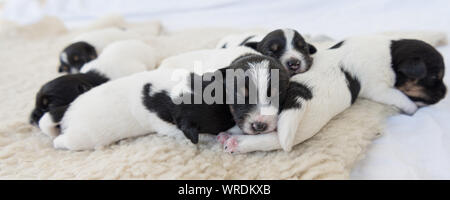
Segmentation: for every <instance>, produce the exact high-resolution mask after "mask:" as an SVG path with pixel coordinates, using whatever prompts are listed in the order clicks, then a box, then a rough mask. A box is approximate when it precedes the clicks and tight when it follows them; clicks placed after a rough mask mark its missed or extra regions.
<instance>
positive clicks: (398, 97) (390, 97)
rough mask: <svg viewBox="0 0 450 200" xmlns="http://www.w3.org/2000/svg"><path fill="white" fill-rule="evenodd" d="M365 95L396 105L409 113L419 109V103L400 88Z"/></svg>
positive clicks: (380, 101) (411, 113)
mask: <svg viewBox="0 0 450 200" xmlns="http://www.w3.org/2000/svg"><path fill="white" fill-rule="evenodd" d="M363 97H366V98H369V99H371V100H374V101H376V102H379V103H383V104H387V105H393V106H396V107H397V108H399V109H400V110H402V111H403V112H404V113H406V114H408V115H413V114H414V113H415V112H416V111H417V105H416V104H415V103H414V102H413V101H411V100H410V99H409V98H408V97H407V96H406V95H405V94H403V93H402V92H401V91H400V90H397V89H394V88H386V89H384V90H379V92H376V93H371V94H369V95H363Z"/></svg>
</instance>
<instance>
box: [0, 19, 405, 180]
mask: <svg viewBox="0 0 450 200" xmlns="http://www.w3.org/2000/svg"><path fill="white" fill-rule="evenodd" d="M140 25H141V26H142V24H140ZM107 26H129V27H133V24H131V25H130V24H127V23H126V22H123V21H121V20H120V19H118V20H117V21H115V22H114V23H111V22H106V23H105V22H102V21H99V22H96V23H94V24H93V25H91V26H90V27H87V28H84V29H77V30H71V31H68V30H67V29H66V28H65V27H64V25H63V24H62V23H61V22H60V21H59V20H57V19H53V18H46V19H43V20H42V21H40V22H39V23H38V24H34V25H29V26H17V25H15V24H13V23H10V22H1V24H0V61H1V68H0V69H1V73H0V91H1V94H2V97H1V98H0V110H1V111H0V178H1V179H346V178H348V177H349V173H350V170H351V169H352V167H353V166H354V164H355V162H356V161H358V160H359V159H360V158H361V157H362V156H363V155H364V152H365V151H366V149H367V146H368V145H369V144H370V143H371V141H372V140H373V139H374V138H375V137H377V136H379V135H381V134H382V132H383V122H384V120H385V119H386V118H387V117H388V116H390V115H392V114H395V113H396V112H397V111H396V110H395V109H393V108H391V107H389V106H385V105H380V104H378V103H374V102H371V101H368V100H362V99H360V100H358V101H357V102H356V103H355V104H354V105H353V106H352V107H351V108H349V109H347V110H346V111H345V112H343V113H342V114H340V115H338V116H336V117H335V118H334V119H333V120H331V121H330V122H329V123H328V125H326V126H325V127H324V128H323V129H322V130H321V131H320V132H319V133H318V134H317V135H315V136H314V137H313V138H311V139H309V140H307V141H306V142H304V143H302V144H300V145H297V146H296V147H295V148H294V149H293V151H292V152H289V153H286V152H283V151H273V152H255V153H250V154H244V155H230V154H227V153H225V152H223V150H222V149H221V145H220V144H218V143H217V142H216V141H215V138H214V137H213V136H202V140H201V142H200V144H198V145H193V144H191V143H190V142H189V141H188V140H182V139H174V138H170V137H164V136H159V135H155V134H149V135H147V136H143V137H138V138H130V139H126V140H123V141H120V142H118V143H117V144H114V145H111V146H108V147H104V148H102V149H97V150H94V151H81V152H73V151H64V150H55V149H53V147H52V141H51V139H50V138H49V137H47V136H45V135H43V134H42V133H41V132H40V131H39V129H37V128H35V127H33V126H31V125H30V124H29V123H28V117H29V113H30V111H31V109H32V108H33V106H34V98H35V94H36V92H37V91H38V89H39V88H40V86H41V85H42V84H44V83H45V82H47V81H48V80H51V79H53V78H55V77H56V76H58V74H57V73H56V71H57V70H56V69H57V66H58V54H59V52H60V51H61V50H62V49H63V47H64V46H65V45H66V44H67V42H68V41H69V40H70V39H71V38H73V37H74V36H76V34H77V33H80V32H82V31H86V30H91V29H96V28H103V27H107ZM134 26H137V25H136V24H134ZM142 31H148V33H149V34H153V35H157V34H160V32H161V30H160V26H159V24H158V23H149V24H146V28H145V30H142ZM205 34H208V33H207V32H205ZM218 38H219V37H218ZM212 42H213V41H211V44H213V43H212ZM211 44H208V45H211ZM208 45H207V44H205V48H207V47H211V46H208ZM168 48H169V47H168Z"/></svg>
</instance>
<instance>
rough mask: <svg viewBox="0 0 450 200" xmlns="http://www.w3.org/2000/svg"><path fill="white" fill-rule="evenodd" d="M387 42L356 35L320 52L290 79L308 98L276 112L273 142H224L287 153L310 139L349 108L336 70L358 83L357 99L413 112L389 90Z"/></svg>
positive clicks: (239, 138) (391, 76)
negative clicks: (309, 93)
mask: <svg viewBox="0 0 450 200" xmlns="http://www.w3.org/2000/svg"><path fill="white" fill-rule="evenodd" d="M391 40H392V38H389V37H383V36H363V37H355V38H351V39H348V40H346V41H345V43H344V45H343V46H341V47H340V48H338V49H334V50H325V51H319V52H318V53H317V54H316V55H315V56H314V64H313V66H312V67H311V69H310V70H309V71H308V72H307V73H303V74H298V75H296V76H294V77H292V78H291V81H294V82H298V83H302V84H304V85H306V86H308V87H309V88H310V89H311V91H312V93H313V98H312V99H311V100H309V101H305V100H303V99H299V100H298V101H301V102H302V106H301V108H300V109H289V110H285V111H283V112H282V113H281V114H280V117H279V122H278V140H270V138H273V134H275V133H271V134H272V135H271V134H263V135H256V136H251V137H249V136H245V137H244V136H233V137H232V138H234V142H231V141H230V142H228V143H229V144H234V145H231V146H233V150H234V151H233V152H240V153H245V152H250V151H260V150H262V151H268V150H274V149H280V148H282V149H284V150H285V151H290V150H291V149H292V147H293V146H294V145H296V144H299V143H301V142H303V141H305V140H307V139H309V138H310V137H312V136H313V135H315V134H316V133H317V132H318V131H319V130H320V129H321V128H322V127H323V126H324V125H325V124H326V123H327V122H328V121H329V120H330V119H331V118H332V117H334V116H335V115H337V114H338V113H340V112H342V111H343V110H344V109H346V108H348V107H349V106H350V100H351V94H350V92H349V90H348V88H347V83H346V79H345V76H344V74H343V73H342V72H341V69H340V67H341V66H342V67H343V68H344V69H345V70H346V71H347V72H349V73H351V74H352V75H354V76H355V77H356V78H357V79H358V80H359V81H360V84H361V91H360V93H359V97H363V98H368V99H371V100H374V101H377V102H380V103H384V104H388V105H394V106H396V107H398V108H400V109H401V110H403V111H404V112H406V113H408V114H412V113H414V112H415V111H416V109H417V106H416V105H415V104H414V103H413V102H412V101H411V100H409V99H408V98H407V97H406V95H404V94H403V93H401V92H400V91H399V90H397V89H395V88H394V84H395V73H394V72H393V70H392V68H391V55H390V44H391ZM230 139H231V138H230ZM236 141H237V142H236ZM226 144H227V142H226ZM227 151H229V150H227Z"/></svg>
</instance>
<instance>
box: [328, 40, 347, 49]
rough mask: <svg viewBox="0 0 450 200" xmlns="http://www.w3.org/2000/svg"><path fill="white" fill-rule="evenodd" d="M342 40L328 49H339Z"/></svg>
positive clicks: (342, 42)
mask: <svg viewBox="0 0 450 200" xmlns="http://www.w3.org/2000/svg"><path fill="white" fill-rule="evenodd" d="M344 42H345V41H344V40H343V41H340V42H338V43H337V44H335V45H333V46H332V47H330V49H338V48H339V47H341V46H342V45H343V44H344Z"/></svg>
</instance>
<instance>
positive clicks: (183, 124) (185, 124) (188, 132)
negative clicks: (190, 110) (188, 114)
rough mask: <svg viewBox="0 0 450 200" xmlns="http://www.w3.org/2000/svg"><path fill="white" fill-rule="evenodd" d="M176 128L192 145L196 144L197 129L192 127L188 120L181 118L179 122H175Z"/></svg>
mask: <svg viewBox="0 0 450 200" xmlns="http://www.w3.org/2000/svg"><path fill="white" fill-rule="evenodd" d="M177 127H178V128H179V129H180V130H181V131H182V132H183V133H184V136H186V138H188V139H189V140H190V141H191V142H192V143H194V144H197V143H198V129H197V128H195V127H194V126H193V124H192V123H191V122H190V121H189V119H185V118H182V119H181V120H179V121H178V120H177Z"/></svg>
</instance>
